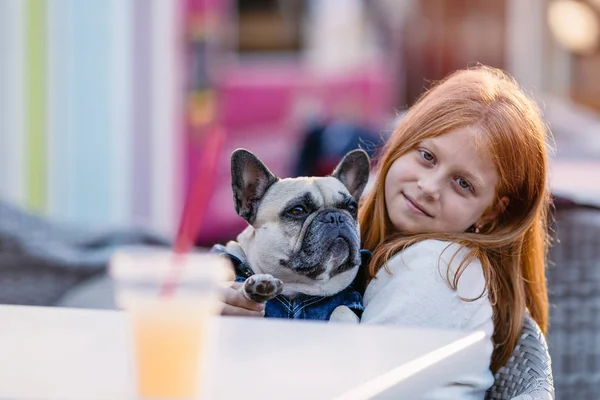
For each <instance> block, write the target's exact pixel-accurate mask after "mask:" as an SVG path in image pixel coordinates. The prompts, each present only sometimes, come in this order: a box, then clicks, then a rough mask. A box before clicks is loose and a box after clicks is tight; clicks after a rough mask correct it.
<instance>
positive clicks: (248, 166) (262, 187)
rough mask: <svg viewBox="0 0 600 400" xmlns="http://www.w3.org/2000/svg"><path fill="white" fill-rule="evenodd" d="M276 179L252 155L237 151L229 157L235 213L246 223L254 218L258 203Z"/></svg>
mask: <svg viewBox="0 0 600 400" xmlns="http://www.w3.org/2000/svg"><path fill="white" fill-rule="evenodd" d="M278 179H279V178H277V177H276V176H275V175H274V174H273V173H272V172H271V171H269V168H267V166H266V165H265V164H263V162H262V161H260V160H259V159H258V157H256V156H255V155H254V154H252V153H251V152H249V151H248V150H245V149H237V150H235V151H234V152H233V154H232V155H231V187H232V189H233V201H234V203H235V212H236V213H237V214H238V215H239V216H240V217H242V218H244V219H245V220H246V221H248V223H250V224H251V223H252V222H253V221H254V218H256V211H257V208H258V203H259V202H260V200H261V199H262V197H263V196H264V194H265V192H266V191H267V189H268V188H269V187H270V186H271V185H272V184H273V183H275V182H277V180H278Z"/></svg>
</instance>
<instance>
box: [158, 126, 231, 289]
mask: <svg viewBox="0 0 600 400" xmlns="http://www.w3.org/2000/svg"><path fill="white" fill-rule="evenodd" d="M224 141H225V133H224V132H223V130H222V129H221V128H219V127H217V126H213V128H212V129H211V131H210V132H209V133H208V135H207V137H206V140H205V143H204V149H203V151H202V155H201V158H200V163H199V165H198V174H197V176H196V177H195V179H194V180H193V183H192V187H191V189H190V192H189V194H188V197H187V199H186V202H185V206H184V208H183V214H182V216H181V220H180V222H179V229H178V231H177V237H176V239H175V243H174V246H173V252H174V259H173V263H172V265H173V266H172V268H171V272H170V274H169V276H168V277H167V279H166V280H165V282H164V283H163V285H162V287H161V290H160V295H161V296H170V295H172V294H173V292H174V291H175V287H176V286H177V280H178V277H179V269H180V268H178V266H179V265H181V264H182V261H183V257H184V254H185V253H187V252H189V251H190V249H191V248H192V246H193V245H194V240H195V238H196V236H197V235H198V232H200V226H201V224H202V220H203V217H204V213H205V212H206V208H207V206H208V201H209V200H210V197H211V194H212V192H213V188H214V186H215V180H216V177H217V167H218V165H219V157H220V155H221V151H222V149H223V143H224Z"/></svg>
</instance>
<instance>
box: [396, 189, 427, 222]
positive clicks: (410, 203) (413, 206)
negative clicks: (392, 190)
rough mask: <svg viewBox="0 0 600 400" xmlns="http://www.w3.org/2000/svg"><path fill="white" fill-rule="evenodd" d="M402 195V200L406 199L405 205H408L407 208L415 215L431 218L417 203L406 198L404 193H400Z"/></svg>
mask: <svg viewBox="0 0 600 400" xmlns="http://www.w3.org/2000/svg"><path fill="white" fill-rule="evenodd" d="M402 195H403V196H404V198H405V199H406V203H407V204H408V206H409V207H410V208H411V209H412V210H414V211H415V212H416V213H418V214H421V215H424V216H426V217H429V218H433V216H432V215H431V214H429V213H428V212H427V211H425V210H424V209H423V207H422V206H421V205H420V204H419V203H417V202H415V201H414V200H413V199H411V198H410V197H408V196H407V195H406V194H404V193H402Z"/></svg>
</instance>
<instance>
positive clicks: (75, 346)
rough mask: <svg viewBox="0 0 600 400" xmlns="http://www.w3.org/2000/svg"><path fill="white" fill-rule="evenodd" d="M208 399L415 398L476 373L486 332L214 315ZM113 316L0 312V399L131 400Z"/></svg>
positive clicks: (122, 331)
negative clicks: (216, 332) (214, 359)
mask: <svg viewBox="0 0 600 400" xmlns="http://www.w3.org/2000/svg"><path fill="white" fill-rule="evenodd" d="M218 320H219V321H220V322H221V325H220V330H219V335H218V344H217V346H216V347H215V351H216V352H217V353H218V355H219V357H218V359H217V362H216V364H215V365H214V366H213V368H211V371H212V373H213V379H212V380H211V382H212V386H209V388H210V392H211V394H210V396H209V398H210V399H259V398H260V399H333V398H338V399H362V398H374V397H386V396H390V395H391V394H393V395H394V398H407V399H408V398H410V399H413V398H418V396H419V395H421V394H423V393H424V392H426V391H427V390H429V389H431V388H433V387H436V386H438V385H441V384H444V383H446V382H449V381H451V380H452V379H455V378H456V377H457V376H459V375H462V374H463V373H465V372H470V371H471V370H472V368H475V366H474V363H473V362H471V360H472V356H473V354H475V353H477V352H478V351H480V350H481V346H483V345H484V342H483V340H484V339H483V333H482V332H474V333H464V332H455V331H430V330H421V329H419V330H413V329H404V328H397V327H382V326H355V325H342V324H325V323H320V322H304V321H284V320H264V319H251V318H233V317H224V318H218ZM129 334H130V331H129V324H128V320H127V315H126V314H125V313H123V312H120V311H98V310H82V309H68V308H43V307H25V306H0V398H1V399H7V398H8V399H28V400H35V399H57V400H58V399H60V400H71V399H73V400H75V399H77V400H88V399H103V400H104V399H110V400H119V399H133V398H135V396H134V394H133V393H134V386H133V379H132V376H133V375H132V370H131V365H132V362H131V359H130V341H129V340H130V339H129Z"/></svg>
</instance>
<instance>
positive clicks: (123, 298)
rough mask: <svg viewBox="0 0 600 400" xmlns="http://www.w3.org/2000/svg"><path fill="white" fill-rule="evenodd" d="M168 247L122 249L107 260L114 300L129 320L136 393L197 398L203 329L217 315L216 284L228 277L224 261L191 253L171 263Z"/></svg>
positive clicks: (204, 343)
mask: <svg viewBox="0 0 600 400" xmlns="http://www.w3.org/2000/svg"><path fill="white" fill-rule="evenodd" d="M173 260H174V258H173V255H172V253H171V252H169V251H166V250H165V251H158V250H125V251H121V252H119V253H117V254H115V256H114V257H113V258H112V259H111V275H112V276H113V279H114V281H115V285H116V291H115V293H116V296H117V304H118V305H119V306H120V307H122V308H123V309H125V310H126V311H127V312H128V314H129V316H130V319H131V322H132V333H133V348H134V351H133V353H134V354H133V356H134V365H135V366H136V375H137V391H138V394H139V395H140V396H141V397H142V398H144V399H199V398H200V397H201V392H202V387H201V378H202V367H203V364H204V362H205V361H206V360H205V359H204V355H205V353H206V352H205V351H204V349H205V346H207V345H209V343H207V337H208V336H209V335H208V332H209V331H210V329H211V328H214V327H213V326H212V325H214V323H215V318H212V316H213V315H215V314H218V313H219V311H220V309H219V305H220V302H219V301H218V300H219V299H218V287H219V284H220V283H221V282H223V281H224V280H226V279H227V277H228V276H229V271H230V265H229V263H228V261H226V260H225V259H223V258H221V257H219V256H216V255H209V254H197V253H192V254H189V255H186V256H184V258H182V260H181V262H180V264H178V265H176V266H175V268H177V272H178V273H177V274H176V275H175V276H176V284H175V286H174V290H173V292H172V293H168V294H167V295H163V294H162V293H161V289H162V285H163V284H164V282H165V280H166V279H169V277H170V276H171V274H172V271H173V270H172V268H173Z"/></svg>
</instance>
